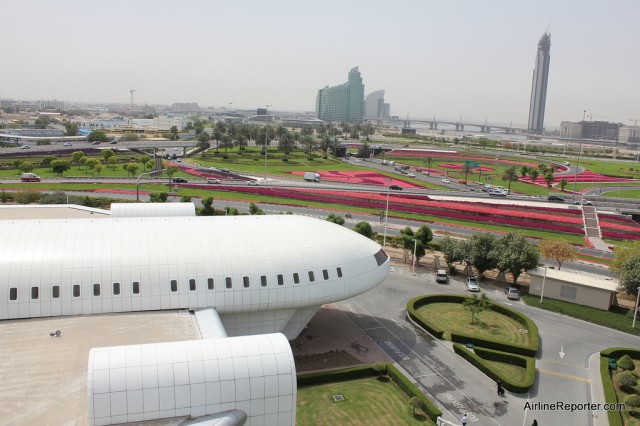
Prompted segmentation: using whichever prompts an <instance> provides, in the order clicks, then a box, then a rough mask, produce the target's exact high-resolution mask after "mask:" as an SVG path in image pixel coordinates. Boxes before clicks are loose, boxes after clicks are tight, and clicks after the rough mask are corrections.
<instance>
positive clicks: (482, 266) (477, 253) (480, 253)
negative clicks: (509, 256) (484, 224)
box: [469, 232, 497, 278]
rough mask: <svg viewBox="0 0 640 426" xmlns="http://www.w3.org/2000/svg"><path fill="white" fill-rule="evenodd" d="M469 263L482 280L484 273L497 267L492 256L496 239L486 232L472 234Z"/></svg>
mask: <svg viewBox="0 0 640 426" xmlns="http://www.w3.org/2000/svg"><path fill="white" fill-rule="evenodd" d="M469 241H470V242H471V253H470V256H469V257H470V263H471V265H472V266H474V267H475V268H476V269H477V270H478V278H482V274H483V273H484V272H485V271H489V270H491V269H494V268H495V267H496V265H497V261H496V258H495V257H494V256H493V254H492V253H493V249H494V248H495V246H496V241H497V240H496V237H495V236H494V235H493V234H490V233H488V232H483V233H479V234H473V236H472V237H471V239H470V240H469Z"/></svg>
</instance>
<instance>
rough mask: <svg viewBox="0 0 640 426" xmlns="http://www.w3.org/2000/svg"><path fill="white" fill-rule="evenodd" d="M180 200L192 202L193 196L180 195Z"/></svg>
mask: <svg viewBox="0 0 640 426" xmlns="http://www.w3.org/2000/svg"><path fill="white" fill-rule="evenodd" d="M180 202H181V203H190V202H191V197H190V196H188V195H183V196H182V197H180Z"/></svg>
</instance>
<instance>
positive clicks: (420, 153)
mask: <svg viewBox="0 0 640 426" xmlns="http://www.w3.org/2000/svg"><path fill="white" fill-rule="evenodd" d="M387 156H390V157H391V156H392V157H432V158H451V159H457V160H461V161H464V160H475V161H484V162H487V161H491V162H496V163H503V164H518V165H521V166H529V167H538V165H537V164H533V163H525V162H522V161H514V160H491V159H487V157H476V156H472V155H461V154H458V153H456V152H451V153H447V152H438V151H436V152H431V151H424V150H411V149H403V150H393V151H389V152H387Z"/></svg>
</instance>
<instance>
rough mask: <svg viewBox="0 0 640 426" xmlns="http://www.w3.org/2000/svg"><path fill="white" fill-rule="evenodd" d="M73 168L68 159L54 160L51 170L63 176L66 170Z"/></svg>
mask: <svg viewBox="0 0 640 426" xmlns="http://www.w3.org/2000/svg"><path fill="white" fill-rule="evenodd" d="M70 168H71V163H70V162H68V161H66V160H54V161H52V162H51V171H52V172H53V173H57V174H58V175H60V176H62V174H63V173H64V172H66V171H67V170H69V169H70Z"/></svg>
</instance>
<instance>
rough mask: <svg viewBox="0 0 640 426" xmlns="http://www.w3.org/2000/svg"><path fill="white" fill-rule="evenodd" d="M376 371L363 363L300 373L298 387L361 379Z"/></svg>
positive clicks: (373, 374) (374, 373) (372, 374)
mask: <svg viewBox="0 0 640 426" xmlns="http://www.w3.org/2000/svg"><path fill="white" fill-rule="evenodd" d="M376 374H377V373H376V371H374V370H373V368H371V366H370V365H363V366H358V367H352V368H343V369H340V370H331V371H319V372H317V373H307V374H298V376H297V381H298V387H304V386H312V385H318V384H322V383H329V382H341V381H346V380H353V379H361V378H364V377H370V376H375V375H376Z"/></svg>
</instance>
